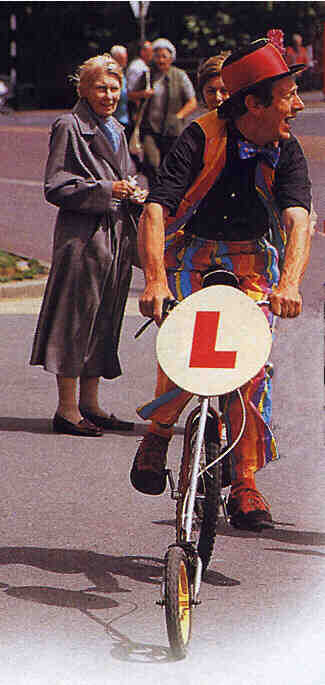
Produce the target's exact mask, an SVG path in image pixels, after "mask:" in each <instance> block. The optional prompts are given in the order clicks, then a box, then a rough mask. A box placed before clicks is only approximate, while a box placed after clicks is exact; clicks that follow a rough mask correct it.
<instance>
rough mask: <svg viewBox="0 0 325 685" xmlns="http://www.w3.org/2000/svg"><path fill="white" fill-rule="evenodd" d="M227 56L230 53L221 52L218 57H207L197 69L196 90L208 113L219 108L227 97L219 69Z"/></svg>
mask: <svg viewBox="0 0 325 685" xmlns="http://www.w3.org/2000/svg"><path fill="white" fill-rule="evenodd" d="M228 55H230V52H221V53H220V55H215V56H214V57H209V59H207V60H206V61H205V62H203V63H202V64H200V66H199V68H198V72H197V85H198V90H199V93H200V95H201V98H202V100H203V102H204V104H205V105H206V107H207V108H208V110H209V111H211V110H212V109H215V108H216V107H219V105H221V104H222V103H223V101H224V100H226V99H227V97H228V93H227V90H226V88H225V86H224V83H223V81H222V78H221V67H222V65H223V63H224V61H225V59H226V57H228Z"/></svg>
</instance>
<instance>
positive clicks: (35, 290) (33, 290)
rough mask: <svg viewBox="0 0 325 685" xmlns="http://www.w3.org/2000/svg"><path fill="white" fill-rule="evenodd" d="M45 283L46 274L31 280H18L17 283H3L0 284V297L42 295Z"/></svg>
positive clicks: (14, 297) (17, 297)
mask: <svg viewBox="0 0 325 685" xmlns="http://www.w3.org/2000/svg"><path fill="white" fill-rule="evenodd" d="M46 283H47V276H45V277H44V278H40V279H34V280H31V281H28V280H26V281H19V282H17V283H3V284H2V285H0V299H5V298H9V297H10V298H13V299H16V300H18V299H20V298H21V297H42V296H43V294H44V290H45V286H46Z"/></svg>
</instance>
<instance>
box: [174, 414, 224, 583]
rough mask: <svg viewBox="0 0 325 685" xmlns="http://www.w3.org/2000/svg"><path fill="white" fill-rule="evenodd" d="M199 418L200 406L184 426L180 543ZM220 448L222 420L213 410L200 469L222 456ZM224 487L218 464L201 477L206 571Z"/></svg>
mask: <svg viewBox="0 0 325 685" xmlns="http://www.w3.org/2000/svg"><path fill="white" fill-rule="evenodd" d="M199 418H200V408H199V407H197V408H195V409H194V410H193V411H192V412H191V414H190V415H189V417H188V420H187V422H186V426H185V434H184V449H183V457H182V462H181V466H180V474H179V482H178V492H179V499H178V501H177V508H176V537H177V541H179V542H184V541H185V530H184V529H183V523H182V521H183V510H184V506H185V498H186V493H187V491H188V488H189V484H190V479H191V473H192V465H193V460H194V453H195V444H196V438H197V432H198V427H199ZM220 449H221V447H220V419H219V417H218V414H217V413H216V412H215V411H214V410H213V409H212V408H211V407H210V408H209V414H208V417H207V422H206V428H205V434H204V441H203V445H202V449H201V456H200V464H201V468H204V467H205V466H206V465H208V464H210V463H211V462H213V461H214V460H215V459H216V458H217V457H218V456H219V454H220ZM221 487H222V466H221V463H219V464H215V465H214V466H212V467H211V468H210V469H209V470H208V471H206V472H205V473H204V474H203V475H202V476H200V478H199V482H198V487H197V495H196V499H195V513H196V523H197V526H196V527H197V528H198V542H197V549H198V553H199V556H200V557H201V560H202V565H203V572H204V571H205V570H206V569H207V567H208V564H209V562H210V559H211V555H212V551H213V546H214V542H215V538H216V534H217V527H218V523H219V509H220V504H221Z"/></svg>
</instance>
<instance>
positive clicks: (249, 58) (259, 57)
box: [218, 38, 306, 111]
mask: <svg viewBox="0 0 325 685" xmlns="http://www.w3.org/2000/svg"><path fill="white" fill-rule="evenodd" d="M305 68H306V65H305V64H294V65H293V66H292V67H288V65H287V63H286V61H285V60H284V58H283V57H282V55H281V53H280V52H279V50H278V49H277V48H276V47H275V46H274V45H273V44H272V43H271V42H270V41H269V40H267V38H261V39H259V40H256V41H254V43H251V44H250V45H249V46H248V48H246V49H245V50H238V52H233V53H232V55H230V57H228V58H227V59H226V60H225V62H224V63H223V66H222V69H221V77H222V80H223V82H224V84H225V87H226V88H227V91H228V93H229V96H230V97H229V99H228V100H225V102H224V103H223V104H222V105H221V106H220V107H219V110H218V111H221V109H222V108H223V106H224V105H225V106H226V105H227V103H228V102H229V100H230V98H233V97H235V96H236V95H239V94H240V93H242V92H245V91H247V90H249V89H250V88H252V87H253V86H255V85H257V84H259V83H262V81H267V80H268V79H272V80H277V79H279V78H283V77H285V76H291V74H294V73H296V72H298V71H303V70H304V69H305Z"/></svg>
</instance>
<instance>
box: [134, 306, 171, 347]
mask: <svg viewBox="0 0 325 685" xmlns="http://www.w3.org/2000/svg"><path fill="white" fill-rule="evenodd" d="M177 304H178V300H169V299H168V298H166V299H165V300H164V301H163V308H162V313H163V317H164V318H165V317H166V316H167V315H168V314H169V312H171V310H172V309H174V307H176V305H177ZM153 321H154V318H153V317H151V318H150V319H148V320H147V321H146V322H145V323H144V324H143V325H142V326H141V328H139V330H138V331H137V332H136V333H135V334H134V337H135V338H138V337H139V336H140V335H141V333H143V332H144V331H145V330H146V328H148V326H150V324H151V323H153Z"/></svg>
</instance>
